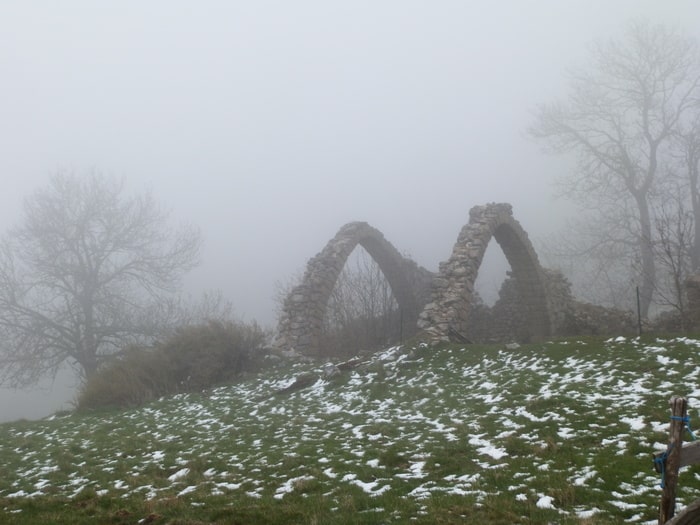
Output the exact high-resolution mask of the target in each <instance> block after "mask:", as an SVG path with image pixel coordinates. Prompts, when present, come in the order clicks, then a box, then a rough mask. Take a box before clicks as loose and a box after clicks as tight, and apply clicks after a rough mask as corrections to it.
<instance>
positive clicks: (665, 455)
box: [654, 448, 671, 489]
mask: <svg viewBox="0 0 700 525" xmlns="http://www.w3.org/2000/svg"><path fill="white" fill-rule="evenodd" d="M670 451H671V449H670V448H669V449H668V450H667V451H666V452H664V453H663V454H661V455H660V456H659V457H658V458H654V463H658V464H659V468H660V469H661V483H660V484H659V485H660V486H661V488H662V489H663V488H666V460H667V459H668V453H669V452H670Z"/></svg>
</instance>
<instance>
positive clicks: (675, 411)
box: [659, 397, 688, 525]
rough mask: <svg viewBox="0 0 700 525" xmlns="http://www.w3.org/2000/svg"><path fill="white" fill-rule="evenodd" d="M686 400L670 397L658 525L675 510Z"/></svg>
mask: <svg viewBox="0 0 700 525" xmlns="http://www.w3.org/2000/svg"><path fill="white" fill-rule="evenodd" d="M687 410H688V402H687V400H686V399H685V398H684V397H674V398H671V430H670V432H669V442H668V449H667V457H666V464H665V466H664V468H663V473H664V474H663V476H664V477H663V493H662V495H661V505H660V506H659V525H664V524H665V523H666V522H667V521H669V520H670V519H671V518H673V514H674V513H675V511H676V486H677V485H678V471H679V469H680V463H681V448H682V447H683V430H685V426H686V421H687V420H686V417H687V415H688V413H687Z"/></svg>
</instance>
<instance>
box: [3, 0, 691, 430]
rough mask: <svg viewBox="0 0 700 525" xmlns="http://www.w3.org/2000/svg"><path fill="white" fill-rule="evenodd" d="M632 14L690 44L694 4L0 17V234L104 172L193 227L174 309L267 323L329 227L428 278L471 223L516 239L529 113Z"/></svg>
mask: <svg viewBox="0 0 700 525" xmlns="http://www.w3.org/2000/svg"><path fill="white" fill-rule="evenodd" d="M640 16H642V17H645V18H648V19H649V20H651V21H652V22H662V23H665V24H668V25H671V26H676V27H678V28H679V29H681V30H683V31H685V32H686V33H691V32H694V33H695V34H696V36H700V24H699V23H698V21H700V3H698V2H697V1H696V0H666V1H663V2H662V1H660V0H655V1H645V0H580V1H579V0H566V1H562V0H537V1H535V0H533V1H522V0H510V1H505V0H502V1H489V2H486V1H482V2H475V1H467V0H461V1H433V2H428V1H406V0H391V1H389V0H387V1H382V2H377V1H358V0H353V1H347V2H339V1H338V2H336V1H332V2H329V1H327V0H318V1H309V0H297V1H294V2H289V1H282V0H280V1H277V2H274V1H260V0H255V1H252V0H249V1H245V2H244V1H205V0H204V1H199V2H193V1H190V2H183V1H172V0H167V1H166V0H150V1H148V2H143V1H135V0H126V1H120V2H107V1H104V0H103V1H99V0H84V1H77V0H62V1H61V2H54V1H52V0H46V1H39V0H24V1H22V2H11V1H8V0H5V1H2V0H0V178H1V181H2V183H3V184H2V192H1V193H0V231H1V230H4V229H5V228H6V227H8V226H9V225H11V224H13V223H15V222H16V221H18V220H19V219H20V211H21V201H22V199H23V197H25V196H26V195H27V194H28V193H29V192H31V191H32V190H33V189H35V188H37V187H39V186H42V185H44V184H45V183H46V180H47V178H48V177H49V176H50V175H51V174H53V173H55V172H56V171H58V170H74V171H77V172H85V171H87V170H90V169H97V170H101V171H104V172H107V173H112V174H115V175H123V176H125V177H126V178H127V181H128V185H129V188H131V189H132V190H135V191H141V190H143V189H151V190H152V191H153V193H154V196H155V197H156V199H157V200H158V201H159V202H161V203H162V204H163V205H165V206H166V207H169V208H171V209H172V210H173V215H174V217H175V218H176V219H177V220H181V221H184V222H191V223H194V224H197V225H198V226H200V227H201V228H202V231H203V233H204V236H205V240H206V244H205V248H204V252H203V264H202V266H201V267H200V268H199V269H198V270H196V271H195V272H193V274H192V275H191V276H190V277H189V278H188V280H187V287H188V290H189V291H190V292H192V293H195V294H196V293H199V292H200V291H202V290H204V289H220V290H221V291H222V292H223V293H224V295H225V296H226V297H227V298H228V299H230V300H231V301H232V302H233V304H234V307H235V310H236V313H237V315H238V316H240V317H242V318H244V319H248V320H250V319H256V320H258V321H260V322H261V323H263V324H265V325H269V326H273V325H274V322H275V317H274V303H273V296H274V288H275V286H274V285H275V282H276V281H282V282H285V281H288V280H289V279H290V278H291V277H292V276H293V275H294V274H295V273H298V272H301V271H302V270H303V268H304V266H305V264H306V261H307V260H308V259H309V258H310V257H311V256H313V255H314V254H315V253H317V252H318V251H320V250H321V249H322V248H323V246H324V245H325V243H326V242H327V241H328V240H329V239H330V238H331V237H332V236H333V235H334V234H335V232H336V231H337V230H338V229H339V228H340V226H342V225H343V224H344V223H346V222H348V221H353V220H363V221H367V222H369V223H370V224H371V225H372V226H374V227H376V228H378V229H380V230H381V231H382V232H383V233H384V234H385V236H386V237H387V239H388V240H389V241H390V242H392V243H393V244H394V245H395V246H396V247H397V248H398V249H399V250H400V251H402V252H406V253H408V254H410V255H411V256H412V257H413V258H414V259H415V260H416V261H417V262H418V263H419V264H422V265H423V266H426V267H427V268H428V269H431V270H436V269H437V265H438V263H439V262H440V261H441V260H444V259H446V258H447V257H448V256H449V255H450V253H451V250H452V246H453V243H454V242H455V240H456V238H457V234H458V233H459V230H460V228H461V227H462V225H463V224H464V223H465V222H466V221H467V219H468V211H469V208H471V207H472V206H474V205H477V204H483V203H486V202H501V201H505V202H511V203H512V204H513V205H514V214H515V217H516V219H518V220H519V221H520V222H521V223H522V225H523V227H524V228H525V229H526V230H527V231H528V232H530V236H531V238H532V239H533V240H534V241H535V242H536V241H537V239H538V238H541V237H542V236H544V235H546V234H548V233H550V232H552V231H554V230H555V229H557V228H558V227H560V226H561V223H562V213H563V211H564V210H565V209H566V208H565V207H566V203H561V202H554V201H553V199H552V197H551V195H552V187H551V181H552V179H553V178H554V177H555V176H556V175H557V173H558V172H561V171H562V170H566V169H567V168H568V163H567V162H566V161H564V160H563V159H557V158H551V157H547V156H544V155H543V154H541V153H540V149H539V146H538V145H537V144H535V143H533V142H532V141H531V140H530V139H528V138H527V137H526V135H525V129H526V127H527V125H528V123H529V121H530V118H531V115H532V111H533V109H534V107H535V106H536V105H537V104H538V103H542V102H548V101H551V100H552V99H554V98H556V97H559V96H564V94H565V92H566V84H565V81H564V78H563V73H564V71H565V69H566V68H567V67H569V66H572V65H576V64H577V63H580V61H581V60H582V59H584V57H585V53H586V46H587V44H588V43H590V42H591V40H593V39H595V38H609V37H611V36H614V35H616V34H619V33H620V32H621V31H622V30H623V29H624V26H625V24H626V23H627V22H628V21H629V20H631V19H633V18H635V17H640ZM5 399H8V398H5ZM2 411H3V406H2V405H0V418H1V417H2Z"/></svg>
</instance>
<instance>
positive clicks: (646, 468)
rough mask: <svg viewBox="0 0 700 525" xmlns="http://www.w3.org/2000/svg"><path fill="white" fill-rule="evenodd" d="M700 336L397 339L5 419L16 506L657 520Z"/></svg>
mask: <svg viewBox="0 0 700 525" xmlns="http://www.w3.org/2000/svg"><path fill="white" fill-rule="evenodd" d="M699 348H700V341H697V340H691V339H685V338H679V339H664V340H660V339H659V340H657V339H653V340H652V339H648V340H644V339H643V340H641V341H636V340H623V339H622V338H619V339H617V340H610V341H607V342H602V341H600V340H578V341H573V340H572V341H562V342H555V343H547V344H538V345H529V346H525V347H521V348H518V349H515V350H507V349H504V348H503V347H502V346H470V347H468V348H461V347H457V346H448V347H440V348H427V347H418V348H415V349H412V348H405V349H399V348H394V349H389V350H387V351H385V352H382V353H380V354H377V355H376V356H374V357H373V359H372V360H371V362H369V363H368V364H366V365H363V366H360V367H358V368H357V369H355V370H352V371H348V372H343V373H342V374H341V375H340V376H337V377H334V378H331V379H328V380H324V379H318V380H317V381H315V382H313V383H312V384H311V385H310V386H308V387H306V388H304V389H302V390H298V391H295V392H291V393H287V394H281V395H275V392H277V391H279V390H280V389H283V388H285V387H287V386H289V385H290V384H291V383H292V382H293V381H294V379H295V378H296V377H298V376H300V375H301V374H304V373H308V372H314V373H320V367H319V365H318V364H316V365H314V364H295V365H292V366H290V365H285V366H282V365H280V366H278V367H276V368H273V369H271V370H269V371H267V372H265V373H263V374H261V375H259V376H256V377H251V378H249V379H247V380H245V381H243V382H241V383H239V384H236V385H233V386H227V387H221V388H217V389H215V390H212V391H210V392H206V393H203V394H201V395H181V396H176V397H174V398H169V399H162V400H160V401H158V402H156V403H153V404H151V405H148V406H146V407H144V408H141V409H136V410H129V411H122V412H108V413H95V414H89V415H79V414H71V415H64V416H57V417H52V418H49V419H47V420H44V421H40V422H31V423H30V422H18V423H13V424H5V425H0V523H90V524H94V523H181V524H184V523H212V522H215V523H240V524H247V523H318V524H325V523H348V524H350V523H353V524H356V523H426V524H427V523H494V524H499V523H502V524H512V523H542V524H545V523H559V524H574V523H576V524H596V523H656V514H657V506H658V501H659V495H660V489H659V482H660V478H659V476H658V475H657V474H656V473H655V472H654V471H653V467H652V462H651V454H652V452H653V451H654V450H657V449H662V448H664V447H665V443H666V431H667V428H668V421H669V412H668V408H667V405H668V399H669V398H670V397H671V396H672V395H686V396H689V398H690V407H691V414H690V415H691V423H692V418H693V416H696V414H697V409H698V407H700V389H699V388H698V384H699V383H698V380H699V379H700V358H699V357H698V351H699ZM695 421H696V422H697V425H698V427H700V418H698V417H696V418H695ZM679 496H680V502H681V503H685V504H687V503H689V502H690V501H692V500H693V499H695V498H696V497H698V496H700V477H699V476H698V475H697V474H696V473H695V472H694V471H693V469H688V470H685V471H683V473H682V474H681V480H680V494H679Z"/></svg>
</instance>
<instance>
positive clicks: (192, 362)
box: [77, 321, 265, 410]
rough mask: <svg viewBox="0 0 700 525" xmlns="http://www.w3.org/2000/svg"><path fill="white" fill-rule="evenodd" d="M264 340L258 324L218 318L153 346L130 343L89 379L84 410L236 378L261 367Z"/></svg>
mask: <svg viewBox="0 0 700 525" xmlns="http://www.w3.org/2000/svg"><path fill="white" fill-rule="evenodd" d="M264 339H265V334H264V332H263V331H262V330H261V329H260V327H258V326H257V325H256V324H244V323H234V322H220V321H212V322H210V323H208V324H205V325H193V326H187V327H184V328H181V329H179V330H178V331H177V332H176V333H175V334H174V335H173V336H172V337H171V338H169V339H168V340H166V341H165V342H163V343H162V344H160V345H157V346H155V347H153V348H138V347H130V348H128V349H126V350H125V351H124V352H123V354H122V355H121V356H120V357H119V358H117V359H115V360H114V361H112V362H111V363H109V364H108V365H106V366H104V367H103V368H102V369H100V370H99V371H98V372H97V374H95V375H94V376H93V377H92V378H91V379H90V380H89V381H88V382H87V383H86V384H85V386H84V387H83V389H82V390H81V392H80V394H79V396H78V403H77V405H78V409H79V410H81V409H96V408H103V407H113V408H114V407H118V408H125V407H133V406H139V405H142V404H144V403H147V402H149V401H152V400H154V399H157V398H159V397H161V396H164V395H169V394H175V393H179V392H193V391H199V390H202V389H205V388H208V387H211V386H213V385H217V384H221V383H224V382H227V381H231V380H233V379H234V378H235V377H236V376H237V375H239V374H241V373H242V372H246V371H251V370H254V369H256V368H257V367H258V366H259V364H260V363H261V358H262V357H263V352H262V346H263V342H264Z"/></svg>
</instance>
